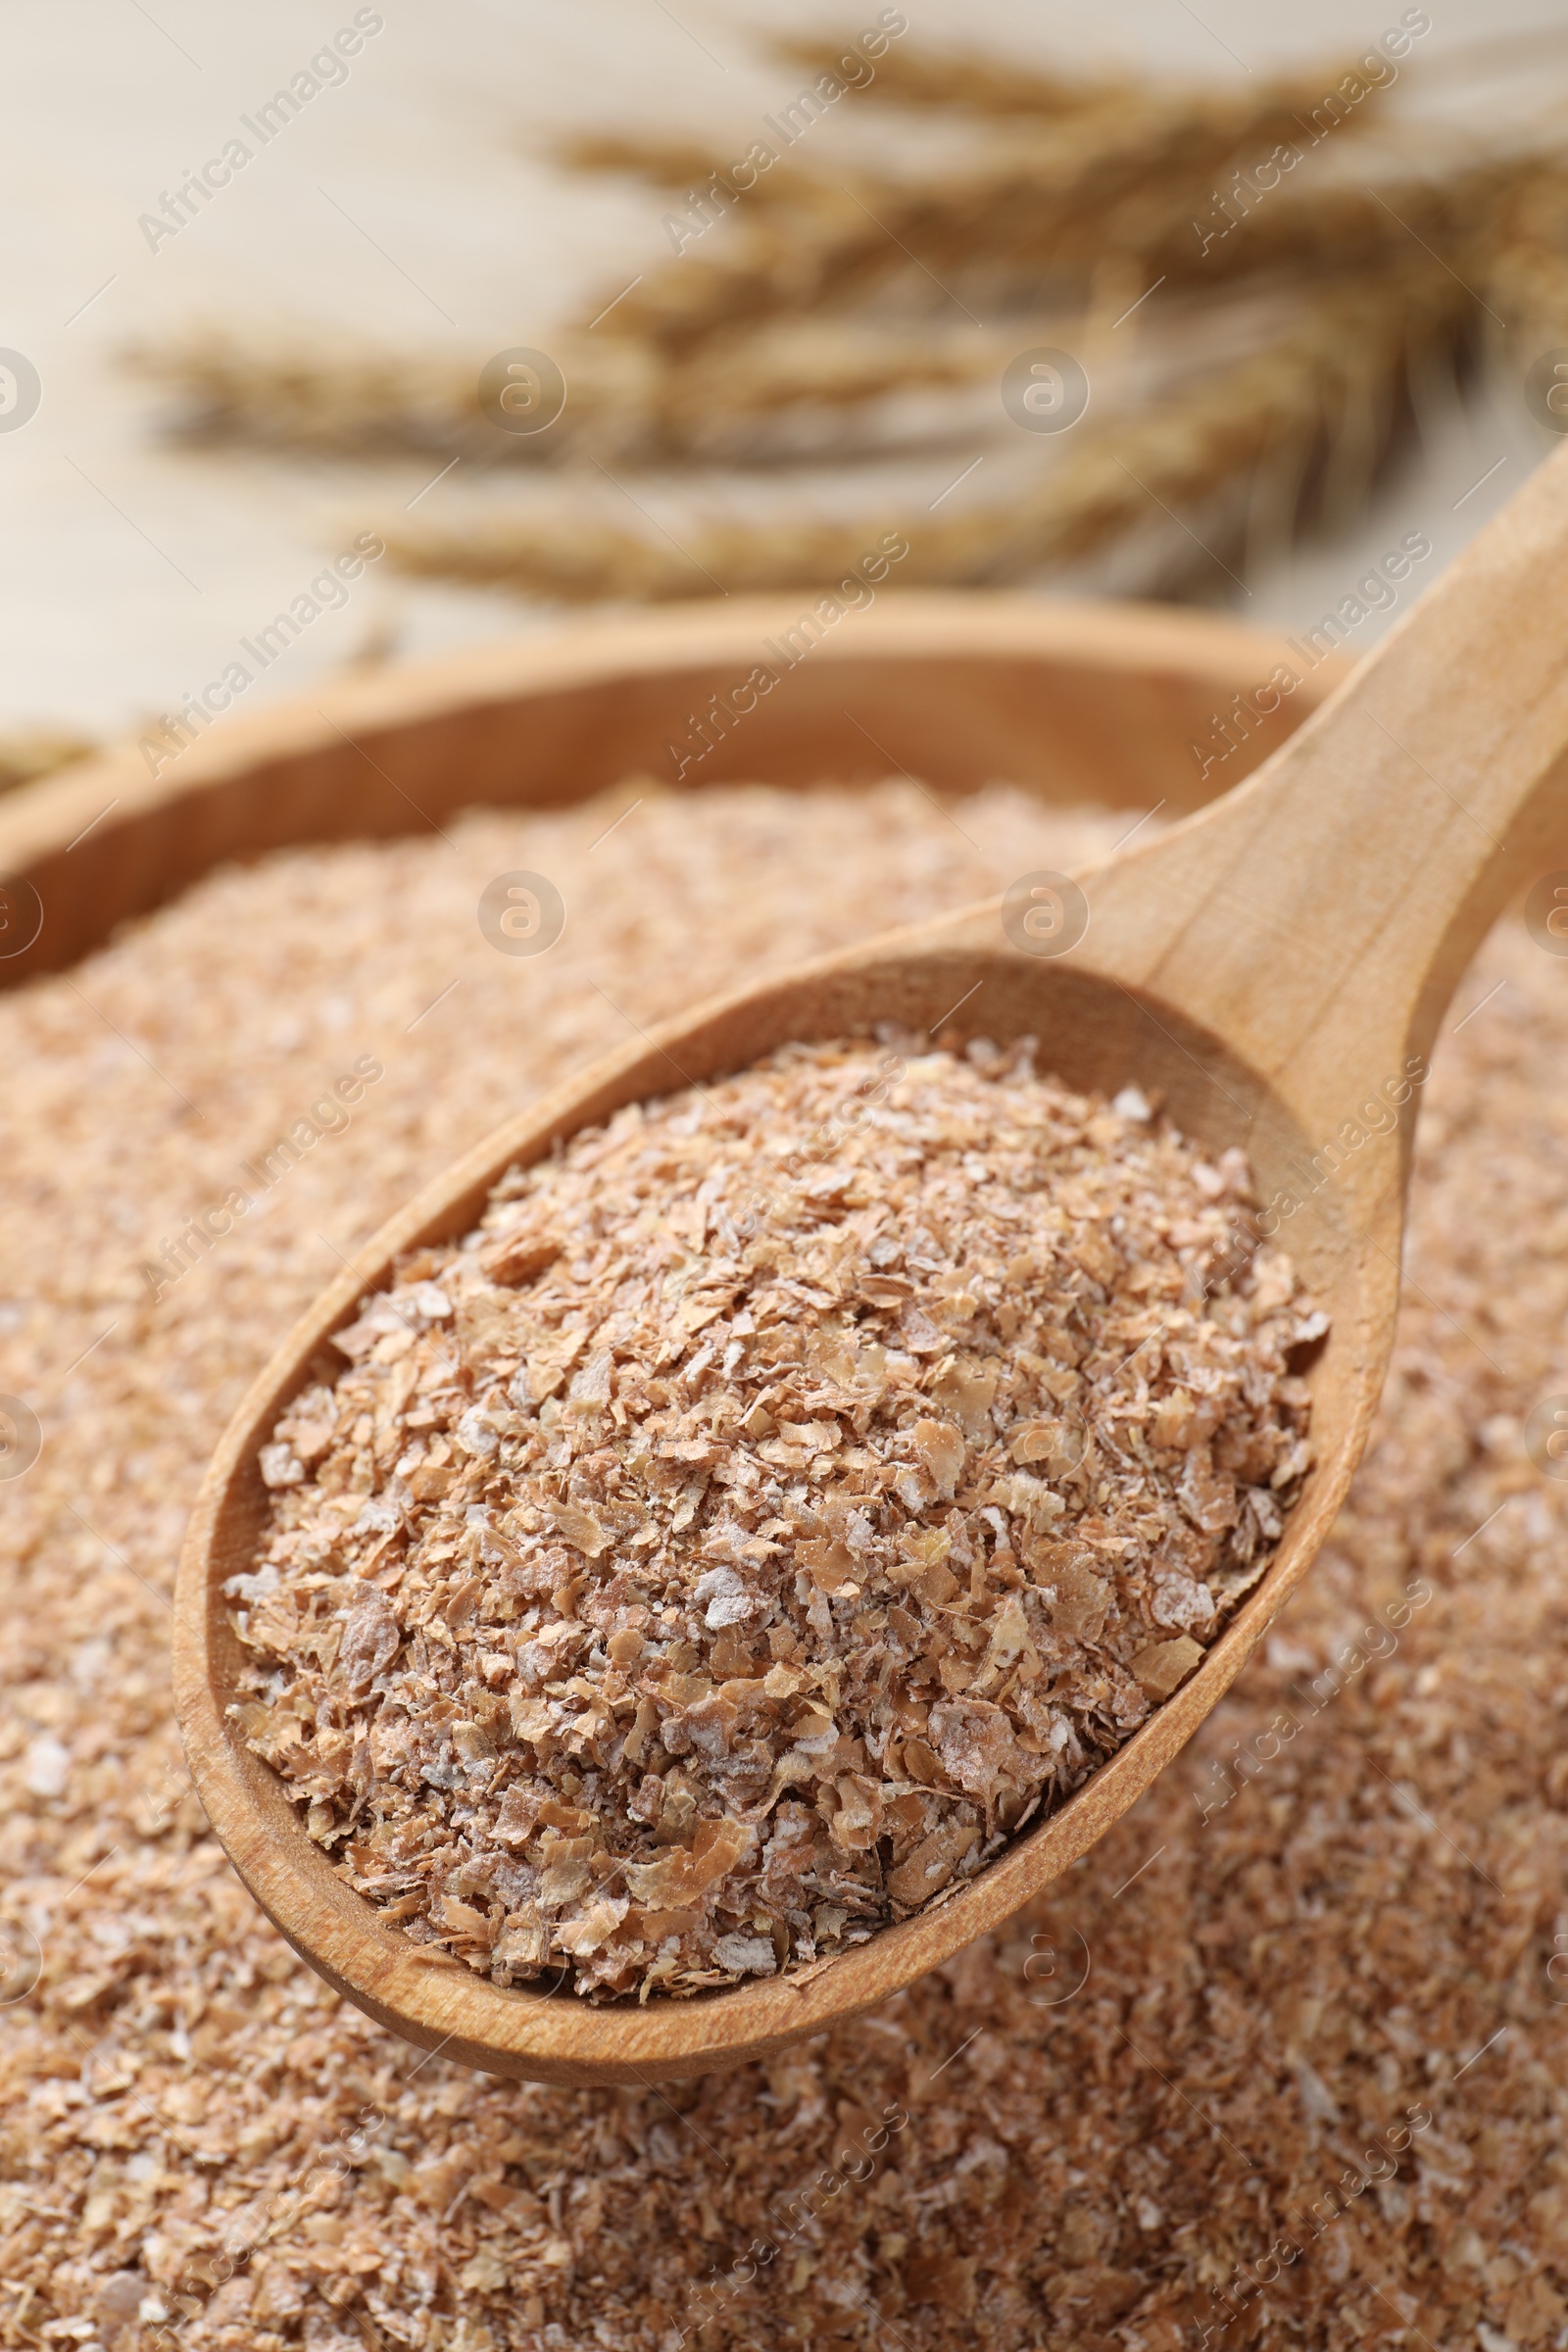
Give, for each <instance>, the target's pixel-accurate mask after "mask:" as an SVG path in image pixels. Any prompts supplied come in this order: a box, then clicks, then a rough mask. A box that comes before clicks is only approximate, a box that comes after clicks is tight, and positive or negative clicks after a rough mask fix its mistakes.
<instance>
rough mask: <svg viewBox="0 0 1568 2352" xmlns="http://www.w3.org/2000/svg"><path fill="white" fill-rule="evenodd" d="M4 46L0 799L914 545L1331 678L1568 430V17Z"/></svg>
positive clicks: (814, 21)
mask: <svg viewBox="0 0 1568 2352" xmlns="http://www.w3.org/2000/svg"><path fill="white" fill-rule="evenodd" d="M7 39H8V47H9V53H10V61H11V72H10V73H9V74H8V76H7V90H6V95H5V98H4V101H3V106H4V114H5V135H4V138H3V140H0V175H3V178H4V184H5V191H6V200H7V211H8V216H9V219H10V221H11V223H12V234H11V238H10V248H11V249H10V253H9V257H8V268H7V273H6V294H5V303H4V314H3V317H0V502H3V507H4V515H5V529H6V544H7V548H8V552H9V561H8V563H7V564H6V565H5V567H4V570H3V573H0V630H3V641H4V645H5V649H6V656H7V659H6V662H5V664H4V685H3V690H0V775H3V776H4V778H5V779H7V780H15V779H16V778H18V777H21V776H24V775H25V774H27V773H30V772H38V771H39V770H40V769H42V768H44V767H46V766H48V765H50V764H57V763H58V762H59V761H60V760H63V759H65V758H67V757H68V756H69V755H70V754H71V753H72V751H73V749H75V748H79V747H82V746H88V745H94V744H98V743H102V742H105V741H108V740H112V739H116V738H119V737H123V736H125V735H127V734H136V733H139V732H140V731H141V730H142V728H143V727H144V726H145V725H146V724H147V723H149V721H150V720H151V719H152V718H153V717H154V716H155V715H156V714H157V713H158V712H160V711H169V710H172V709H174V708H176V707H177V706H178V704H179V703H181V702H182V701H184V700H185V699H187V698H188V697H189V696H190V695H191V694H192V693H193V692H196V691H198V690H200V689H201V688H202V687H203V686H204V685H205V684H206V683H207V682H208V681H209V680H212V679H216V678H219V677H221V673H222V671H223V669H224V667H225V665H226V664H228V663H230V662H234V661H235V660H236V659H238V660H240V661H242V662H245V663H246V665H247V666H248V667H249V668H250V670H251V671H252V673H253V681H254V682H253V684H252V686H251V688H250V689H249V690H248V696H247V704H246V707H247V708H254V707H256V705H257V704H258V703H259V702H260V701H261V700H263V699H264V698H267V697H271V696H274V695H278V694H301V693H304V692H306V691H308V690H309V688H310V686H311V684H312V682H313V680H314V679H317V678H319V677H320V676H321V675H323V674H326V673H329V672H334V671H338V670H341V669H342V668H344V667H345V666H348V665H352V664H371V663H375V662H385V661H387V660H390V659H403V658H407V657H417V656H428V655H430V654H432V653H435V652H438V651H439V650H441V649H443V648H448V647H453V646H457V645H462V644H468V643H474V642H478V641H482V640H485V639H488V638H494V637H496V636H499V635H502V634H505V633H507V632H509V631H514V630H515V629H517V628H518V627H524V626H526V627H545V626H550V625H554V624H555V623H556V622H558V621H559V619H560V618H561V616H562V614H563V613H564V612H566V611H568V610H575V609H578V608H579V607H581V606H582V605H584V604H590V605H603V604H613V603H615V602H616V601H626V600H630V601H634V602H643V601H646V600H648V599H660V598H676V597H686V596H691V595H694V594H695V595H703V596H712V595H715V594H719V593H739V592H741V591H743V590H746V589H753V588H761V587H768V586H793V585H800V586H801V587H802V588H803V590H804V589H806V588H816V587H819V586H822V585H825V584H827V583H830V582H831V581H832V580H834V579H835V578H836V577H838V576H839V575H840V573H841V571H842V570H843V569H844V568H845V567H847V566H849V565H850V564H854V563H855V562H856V561H857V560H858V558H860V557H861V556H862V555H863V554H865V553H866V552H867V551H870V550H872V549H874V548H875V547H876V546H877V545H878V543H879V542H880V541H882V540H883V538H884V536H885V535H887V534H895V535H897V536H899V537H900V538H902V540H903V541H904V542H905V543H906V544H907V555H905V556H903V557H901V558H899V559H898V560H897V564H896V568H895V569H894V570H893V571H892V573H891V575H890V584H891V583H897V584H900V585H916V584H922V583H923V584H962V583H977V584H992V585H1006V586H1025V587H1028V588H1030V589H1037V590H1038V591H1039V592H1040V593H1042V594H1045V595H1083V594H1096V595H1100V594H1117V595H1135V596H1153V597H1161V598H1172V599H1176V600H1179V601H1186V602H1199V603H1203V604H1208V605H1214V606H1223V607H1229V608H1231V609H1233V610H1235V611H1236V612H1237V613H1242V614H1245V615H1247V616H1248V617H1250V618H1254V619H1256V620H1259V621H1266V622H1269V623H1276V624H1280V625H1283V626H1284V627H1285V628H1286V629H1287V630H1290V631H1293V632H1300V631H1305V630H1309V629H1312V628H1314V627H1317V626H1318V625H1319V624H1320V623H1321V622H1322V620H1323V618H1324V616H1325V615H1328V614H1334V615H1336V616H1337V623H1338V628H1339V632H1340V635H1341V638H1342V639H1343V642H1344V643H1345V645H1346V647H1347V649H1348V650H1349V651H1351V652H1357V651H1360V650H1364V648H1365V647H1366V646H1367V645H1368V644H1370V643H1371V642H1372V641H1373V640H1374V639H1375V638H1376V636H1377V635H1378V634H1379V633H1380V632H1381V630H1382V629H1383V628H1384V627H1386V626H1387V625H1388V623H1389V621H1390V619H1391V618H1392V617H1393V616H1394V614H1395V613H1397V611H1398V610H1400V609H1401V608H1402V606H1403V605H1404V604H1406V603H1408V601H1409V599H1410V597H1411V595H1412V594H1413V593H1414V592H1415V591H1416V590H1417V589H1418V588H1419V587H1420V585H1422V584H1423V582H1424V580H1425V579H1427V578H1430V577H1431V576H1432V574H1433V572H1434V571H1435V570H1436V569H1437V568H1438V567H1439V565H1441V564H1442V563H1443V562H1444V561H1445V560H1446V559H1447V558H1448V557H1450V556H1451V555H1452V554H1453V553H1454V552H1455V551H1456V550H1457V548H1459V547H1460V546H1461V545H1462V544H1463V543H1464V541H1465V540H1466V539H1467V538H1468V537H1469V536H1470V534H1471V533H1472V532H1473V531H1474V530H1476V529H1477V528H1478V527H1479V526H1480V524H1481V523H1482V522H1483V521H1484V520H1485V519H1486V517H1487V515H1489V514H1490V513H1491V512H1492V511H1493V510H1494V509H1495V507H1496V506H1497V505H1498V504H1500V503H1501V502H1502V501H1503V500H1504V499H1506V497H1507V496H1508V495H1509V494H1510V493H1511V492H1512V491H1513V490H1514V489H1515V488H1517V486H1518V484H1519V482H1520V480H1521V479H1522V478H1523V474H1524V472H1525V470H1526V469H1528V468H1529V467H1530V466H1532V465H1533V464H1535V463H1537V462H1538V461H1539V459H1540V458H1541V457H1542V456H1543V455H1544V452H1545V451H1546V450H1547V449H1548V448H1549V447H1551V446H1552V440H1553V433H1554V431H1555V430H1557V429H1559V428H1561V427H1563V426H1568V389H1557V388H1559V387H1561V386H1568V112H1565V106H1564V101H1565V97H1568V25H1565V24H1564V23H1563V21H1562V16H1561V11H1560V9H1558V8H1556V7H1554V6H1552V5H1551V0H1506V4H1500V5H1499V0H1492V4H1491V5H1488V6H1483V5H1482V0H1433V6H1432V8H1431V9H1430V11H1429V10H1427V9H1425V8H1421V7H1404V6H1402V5H1399V4H1398V0H1356V4H1355V5H1352V4H1351V0H1330V4H1329V5H1324V6H1318V7H1314V8H1313V9H1311V10H1310V11H1306V10H1300V9H1294V8H1287V7H1285V6H1283V5H1279V4H1275V5H1269V6H1260V5H1257V4H1256V0H1201V7H1199V8H1196V9H1195V8H1193V7H1191V6H1189V5H1188V4H1187V0H1115V4H1114V5H1109V6H1106V7H1103V8H1100V9H1097V10H1095V11H1093V12H1090V11H1087V10H1081V9H1069V8H1068V7H1066V6H1065V5H1064V4H1063V0H1052V5H1050V6H1048V7H1041V6H1039V5H1025V0H992V5H991V6H990V7H989V8H987V9H986V10H984V11H976V10H975V9H973V8H972V7H966V6H962V5H959V0H907V4H906V5H902V6H899V7H883V6H881V5H880V4H879V0H859V4H858V7H849V8H846V7H842V6H834V7H832V8H815V7H800V6H792V7H790V8H789V9H784V8H781V7H780V6H778V5H777V0H722V4H720V0H678V6H677V7H674V8H672V7H670V6H668V5H666V4H665V0H594V5H592V6H591V7H585V8H582V9H580V10H576V11H567V10H564V9H562V8H559V7H557V8H550V7H545V6H542V5H539V4H538V0H452V4H451V5H449V6H447V7H444V8H442V9H441V10H440V11H433V10H428V9H423V10H416V9H413V8H411V7H409V6H407V5H406V0H382V4H380V5H377V6H375V7H355V6H353V5H350V4H349V0H330V4H328V5H322V6H310V7H308V6H306V5H304V4H303V0H274V4H273V5H272V6H270V7H269V8H268V9H267V10H266V11H265V12H247V11H242V10H239V9H232V8H230V9H218V8H214V7H212V6H202V5H198V4H197V0H152V4H151V5H142V0H79V5H77V6H75V7H73V9H71V10H69V11H55V12H45V11H29V12H25V13H22V14H19V15H15V16H13V18H12V21H11V24H10V25H9V28H8V35H7ZM23 223H25V230H24V229H23V227H22V224H23ZM1559 347H1560V348H1559ZM1559 361H1561V363H1562V364H1563V372H1562V374H1561V375H1560V376H1559V375H1558V374H1557V373H1556V372H1555V370H1556V368H1557V367H1558V363H1559ZM481 377H482V379H483V380H482V382H481ZM1554 390H1557V396H1556V398H1555V399H1554ZM1559 407H1560V408H1561V410H1562V412H1563V413H1562V414H1561V415H1559V414H1558V413H1557V412H1558V408H1559ZM366 533H369V534H373V538H374V541H375V542H379V543H382V544H384V547H385V554H384V555H382V556H379V557H375V558H372V560H370V561H369V562H368V563H367V564H366V565H365V568H364V570H363V572H357V573H355V574H354V576H353V578H352V580H351V581H350V582H349V584H348V585H347V586H346V587H345V588H344V589H343V591H342V593H341V595H340V594H339V593H338V591H337V590H336V589H335V588H333V589H330V590H328V591H319V592H318V593H317V594H316V595H314V596H313V595H312V594H311V590H310V583H311V582H312V580H313V579H319V577H320V575H321V574H322V572H323V567H324V566H325V565H326V564H327V563H328V562H329V561H330V559H331V558H333V557H334V556H336V555H338V554H339V553H341V552H343V551H344V550H347V549H350V548H351V547H352V545H353V542H354V541H355V539H356V538H357V537H359V536H361V535H363V534H366ZM1423 549H1424V550H1425V551H1426V552H1424V553H1423V552H1420V551H1421V550H1423ZM1401 551H1402V553H1403V554H1404V556H1405V558H1406V559H1407V560H1406V561H1405V562H1404V564H1403V565H1402V567H1401V564H1400V563H1399V562H1398V561H1397V559H1398V557H1399V556H1400V554H1401ZM1391 557H1392V558H1394V559H1396V560H1395V561H1394V562H1393V563H1392V564H1391V563H1390V561H1389V559H1390V558H1391ZM312 608H316V609H315V610H313V609H312ZM278 613H289V614H290V615H291V616H292V619H293V623H294V626H293V629H292V632H290V631H282V632H278V633H276V634H275V635H274V638H273V640H272V641H271V644H272V646H274V647H276V648H278V649H280V650H277V651H272V652H270V658H269V659H268V661H267V662H266V663H265V665H264V664H263V663H262V662H257V661H254V660H252V659H250V657H248V656H247V655H245V654H243V653H241V651H240V648H241V646H242V644H243V643H244V642H246V641H249V642H250V644H251V645H252V646H253V647H254V646H255V644H256V640H257V637H258V633H259V632H260V631H262V630H264V629H267V628H269V627H270V625H271V624H273V623H274V621H275V618H276V615H277V614H278ZM1330 634H1331V635H1332V634H1333V632H1332V631H1331V632H1330Z"/></svg>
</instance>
